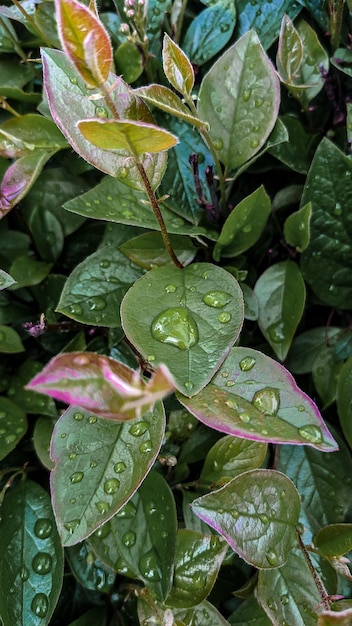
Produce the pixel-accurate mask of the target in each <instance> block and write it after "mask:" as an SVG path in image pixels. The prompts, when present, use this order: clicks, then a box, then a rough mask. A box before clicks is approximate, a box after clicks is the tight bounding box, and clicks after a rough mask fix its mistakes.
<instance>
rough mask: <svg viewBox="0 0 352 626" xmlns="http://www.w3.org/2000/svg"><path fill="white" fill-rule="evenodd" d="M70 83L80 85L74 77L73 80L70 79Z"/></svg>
mask: <svg viewBox="0 0 352 626" xmlns="http://www.w3.org/2000/svg"><path fill="white" fill-rule="evenodd" d="M70 83H72V85H77V83H78V80H77V78H75V77H74V76H73V77H72V78H70Z"/></svg>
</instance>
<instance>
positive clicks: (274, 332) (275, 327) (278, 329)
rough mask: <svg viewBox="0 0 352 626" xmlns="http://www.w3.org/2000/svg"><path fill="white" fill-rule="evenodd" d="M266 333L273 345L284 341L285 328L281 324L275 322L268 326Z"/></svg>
mask: <svg viewBox="0 0 352 626" xmlns="http://www.w3.org/2000/svg"><path fill="white" fill-rule="evenodd" d="M267 333H268V335H269V338H270V339H271V341H273V342H274V343H281V342H282V341H284V340H285V327H284V324H283V323H282V322H275V323H274V324H271V325H270V326H268V328H267Z"/></svg>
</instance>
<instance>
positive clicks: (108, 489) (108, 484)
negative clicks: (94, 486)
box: [104, 478, 120, 496]
mask: <svg viewBox="0 0 352 626" xmlns="http://www.w3.org/2000/svg"><path fill="white" fill-rule="evenodd" d="M119 487H120V481H119V480H118V479H117V478H108V479H107V480H106V481H105V483H104V491H105V493H107V494H109V496H112V495H113V494H114V493H116V491H117V490H118V488H119Z"/></svg>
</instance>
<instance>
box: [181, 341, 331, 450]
mask: <svg viewBox="0 0 352 626" xmlns="http://www.w3.org/2000/svg"><path fill="white" fill-rule="evenodd" d="M178 399H179V400H180V402H181V403H182V404H183V405H184V406H185V407H186V408H187V409H188V410H189V411H190V412H191V413H193V415H195V416H196V417H198V419H199V420H200V421H201V422H203V423H204V424H206V425H207V426H209V427H210V428H214V429H215V430H219V431H220V432H224V433H227V434H231V435H236V436H238V437H244V438H245V439H252V440H254V441H268V442H269V441H271V442H277V443H289V442H292V443H295V444H298V445H311V446H313V447H315V448H318V449H320V450H323V451H324V450H325V451H326V452H328V451H332V450H336V449H337V444H336V442H335V441H334V439H333V438H332V436H331V434H330V433H329V431H328V429H327V427H326V426H325V424H324V422H323V420H322V417H321V415H320V413H319V411H318V408H317V406H316V405H315V404H314V402H313V401H312V400H311V399H310V398H309V397H308V396H307V395H306V394H305V393H304V392H303V391H301V390H300V389H299V388H298V387H297V385H296V383H295V381H294V379H293V377H292V376H291V374H290V373H289V372H288V371H287V370H286V369H285V368H284V367H283V366H282V365H280V364H279V363H278V362H277V361H274V360H273V359H271V358H270V357H268V356H266V355H264V354H262V353H260V352H258V351H257V350H253V349H251V348H233V349H232V350H231V352H230V354H229V355H228V357H227V359H226V360H225V361H224V363H223V364H222V365H221V367H220V369H219V371H218V372H217V373H216V375H215V376H214V378H213V379H212V381H211V382H210V383H209V384H208V385H207V386H206V387H204V389H202V390H201V391H200V392H199V393H198V394H197V395H196V396H194V397H192V398H187V397H186V396H182V395H181V394H178Z"/></svg>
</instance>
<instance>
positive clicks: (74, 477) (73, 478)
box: [70, 472, 84, 483]
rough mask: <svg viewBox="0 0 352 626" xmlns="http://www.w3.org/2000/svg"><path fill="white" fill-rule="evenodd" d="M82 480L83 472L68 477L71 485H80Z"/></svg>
mask: <svg viewBox="0 0 352 626" xmlns="http://www.w3.org/2000/svg"><path fill="white" fill-rule="evenodd" d="M83 478H84V473H83V472H74V473H73V474H71V476H70V481H71V483H80V482H81V480H82V479H83Z"/></svg>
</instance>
